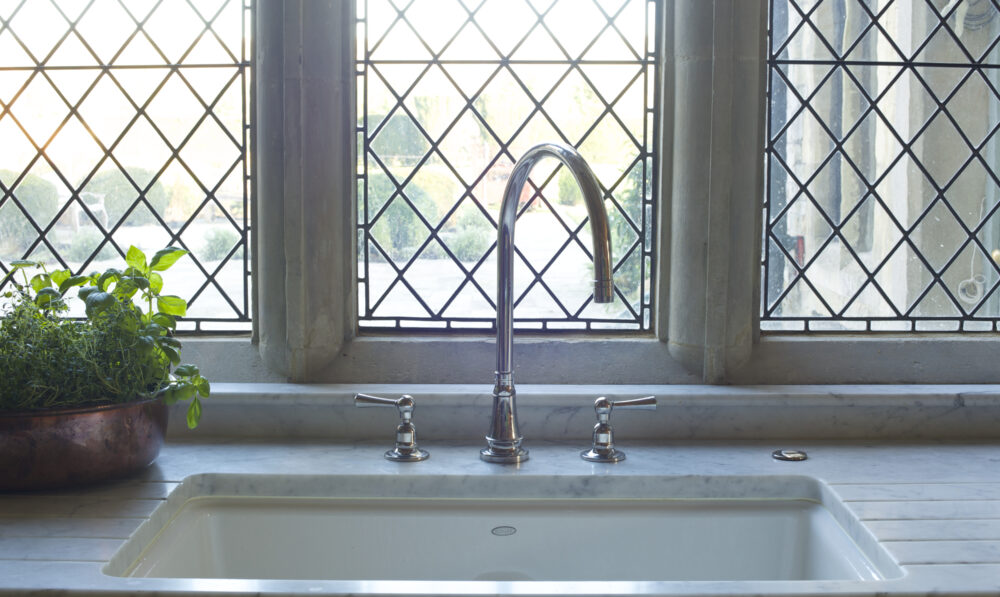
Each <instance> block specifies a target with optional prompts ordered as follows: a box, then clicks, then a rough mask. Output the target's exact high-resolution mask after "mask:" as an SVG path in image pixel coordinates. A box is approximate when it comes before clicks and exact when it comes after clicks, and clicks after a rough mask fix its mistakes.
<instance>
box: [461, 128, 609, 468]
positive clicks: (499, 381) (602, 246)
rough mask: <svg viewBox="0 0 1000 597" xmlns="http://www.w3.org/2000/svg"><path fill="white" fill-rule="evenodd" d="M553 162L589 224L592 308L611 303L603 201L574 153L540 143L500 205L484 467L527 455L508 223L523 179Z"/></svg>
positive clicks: (515, 174)
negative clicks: (520, 423) (574, 189)
mask: <svg viewBox="0 0 1000 597" xmlns="http://www.w3.org/2000/svg"><path fill="white" fill-rule="evenodd" d="M545 157H554V158H556V159H558V160H559V161H561V162H562V163H563V164H564V165H565V166H566V167H567V168H569V171H570V172H572V173H573V177H574V178H575V179H576V184H577V185H579V187H580V191H581V192H582V194H583V201H584V203H586V205H587V214H588V216H589V218H590V233H591V235H592V236H593V243H594V302H597V303H610V302H611V301H612V300H613V298H614V282H613V281H612V279H611V233H610V230H609V228H608V213H607V211H605V209H604V197H603V194H602V193H601V186H600V185H599V184H598V183H597V178H596V177H595V176H594V173H593V172H592V171H591V170H590V166H588V165H587V162H586V161H584V159H583V156H581V155H580V154H579V153H578V152H577V151H576V150H575V149H573V148H571V147H566V146H565V145H558V144H555V143H543V144H542V145H536V146H534V147H532V148H531V149H529V150H528V151H526V152H525V153H524V155H523V156H521V159H520V160H518V161H517V163H516V164H514V170H513V171H512V172H511V173H510V178H509V179H507V187H506V188H505V189H504V192H503V202H502V203H501V204H500V217H499V221H498V225H497V370H496V384H495V385H494V386H493V411H492V415H491V416H492V418H491V420H490V430H489V434H488V435H487V436H486V443H487V446H486V447H485V448H483V449H482V451H480V453H479V456H480V458H482V459H483V460H485V461H487V462H497V463H502V464H516V463H519V462H524V461H525V460H527V459H528V451H527V450H526V449H524V448H522V447H521V440H522V437H521V432H520V431H519V430H518V428H517V404H516V402H515V396H516V392H515V391H514V376H513V364H512V361H513V352H514V350H513V348H514V329H513V311H514V223H515V220H516V218H517V204H518V200H519V199H520V197H521V191H522V190H523V189H524V185H525V183H527V181H528V174H530V173H531V169H532V168H534V166H535V164H537V163H538V162H539V160H541V159H543V158H545Z"/></svg>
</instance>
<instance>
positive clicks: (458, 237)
mask: <svg viewBox="0 0 1000 597" xmlns="http://www.w3.org/2000/svg"><path fill="white" fill-rule="evenodd" d="M477 211H478V210H475V209H466V210H465V211H463V212H462V214H461V215H460V216H459V218H458V223H457V224H456V226H455V228H456V230H457V231H456V233H455V236H454V237H453V238H452V239H451V240H449V241H448V247H449V248H450V249H451V250H452V251H453V252H454V253H455V256H456V257H458V258H459V260H461V261H476V260H478V259H479V258H480V257H482V256H483V253H485V252H486V250H487V249H489V248H490V244H491V243H492V242H493V240H494V239H495V237H496V230H494V229H493V226H490V223H489V222H487V221H486V218H485V217H483V216H482V215H481V214H479V213H477Z"/></svg>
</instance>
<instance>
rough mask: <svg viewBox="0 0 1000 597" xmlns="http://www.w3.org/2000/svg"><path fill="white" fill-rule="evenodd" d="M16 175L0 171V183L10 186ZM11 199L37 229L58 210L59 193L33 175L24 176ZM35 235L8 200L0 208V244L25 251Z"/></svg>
mask: <svg viewBox="0 0 1000 597" xmlns="http://www.w3.org/2000/svg"><path fill="white" fill-rule="evenodd" d="M17 176H18V175H17V174H16V173H15V172H11V171H10V170H0V180H3V181H4V182H5V183H8V184H13V181H14V180H17ZM13 194H14V196H15V197H17V200H18V201H19V202H20V203H21V205H22V206H24V208H25V209H26V210H28V213H30V214H31V217H32V218H34V219H35V221H36V222H37V223H38V225H39V226H43V227H44V226H45V225H46V224H48V223H49V221H50V220H52V217H53V216H55V215H56V211H58V209H59V192H58V191H57V190H56V185H54V184H52V183H51V182H49V181H47V180H45V179H44V178H41V177H40V176H36V175H34V174H27V175H25V177H24V178H23V179H22V180H21V183H20V184H19V185H17V187H16V188H15V189H14V193H13ZM37 236H38V231H37V230H35V227H34V226H32V225H31V223H30V222H29V221H28V219H27V218H25V217H24V215H23V214H22V213H21V210H20V209H18V208H17V206H15V205H14V202H13V201H11V200H10V199H8V200H7V201H5V202H4V204H3V207H0V245H4V244H7V245H9V247H10V248H15V249H19V250H20V249H26V248H27V246H28V245H29V244H30V243H31V242H32V241H33V240H34V239H35V237H37Z"/></svg>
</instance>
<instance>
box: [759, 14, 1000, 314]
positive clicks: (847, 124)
mask: <svg viewBox="0 0 1000 597" xmlns="http://www.w3.org/2000/svg"><path fill="white" fill-rule="evenodd" d="M770 18H771V25H770V53H769V91H768V93H769V100H770V113H769V123H768V146H767V155H766V167H767V174H768V186H767V199H766V206H765V222H766V230H765V232H764V234H765V236H764V259H763V271H764V273H763V282H762V289H763V292H762V295H763V296H762V318H761V319H762V323H761V327H762V329H764V330H848V331H850V330H860V331H958V330H961V331H975V330H986V331H989V330H994V331H995V330H997V329H998V327H997V325H998V321H1000V156H998V149H1000V134H998V128H1000V4H998V2H997V1H996V0H951V1H949V0H875V1H870V0H869V1H860V0H821V1H817V0H772V2H771V17H770Z"/></svg>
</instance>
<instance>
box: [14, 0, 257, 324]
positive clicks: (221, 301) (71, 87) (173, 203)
mask: <svg viewBox="0 0 1000 597" xmlns="http://www.w3.org/2000/svg"><path fill="white" fill-rule="evenodd" d="M251 11H252V7H251V5H250V0H246V3H245V2H244V0H219V1H216V2H195V1H190V2H188V1H176V2H174V1H171V2H160V3H150V2H134V1H127V0H121V1H119V0H96V1H95V2H93V3H84V2H61V1H55V0H37V1H36V0H32V1H28V2H8V3H6V4H4V5H3V8H0V139H3V142H2V143H0V276H2V275H3V274H5V273H6V272H7V271H8V267H7V264H8V263H10V262H11V261H12V260H16V259H23V258H31V259H35V260H41V261H45V262H46V263H47V264H48V265H49V267H50V268H51V267H59V268H70V269H72V270H73V271H75V272H80V271H86V272H90V271H94V270H100V269H104V268H106V267H112V266H115V265H116V264H119V263H121V262H122V256H123V255H124V252H125V251H127V250H128V247H129V246H130V245H136V246H137V247H139V248H140V249H143V250H144V251H146V252H147V254H150V255H151V254H152V253H153V252H155V251H156V250H157V249H160V248H162V247H164V246H166V245H174V246H179V247H182V248H185V249H188V250H189V251H191V255H190V256H189V257H187V258H184V259H182V260H181V261H179V262H178V263H177V264H176V265H175V266H174V267H173V268H172V269H171V270H170V271H168V272H166V273H165V277H166V278H167V280H166V284H167V289H168V291H169V292H170V293H172V294H178V295H180V296H182V297H184V298H186V299H187V301H188V313H189V314H190V315H191V316H190V317H188V318H186V320H185V322H184V323H183V324H181V327H184V326H185V325H186V326H187V329H193V328H195V327H197V328H199V329H206V330H207V329H214V330H219V329H221V330H243V329H249V321H250V310H249V309H250V305H249V292H248V288H249V261H248V258H249V255H248V252H247V251H246V247H247V246H248V245H247V238H248V234H249V227H248V223H249V218H250V214H249V212H248V210H249V203H248V201H249V182H248V181H249V175H250V172H249V170H248V169H249V161H248V159H247V157H248V156H247V147H248V143H247V135H248V123H249V120H248V118H249V116H248V114H249V112H248V93H249V87H248V85H249V57H248V50H249V40H248V31H249V27H250V18H251Z"/></svg>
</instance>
